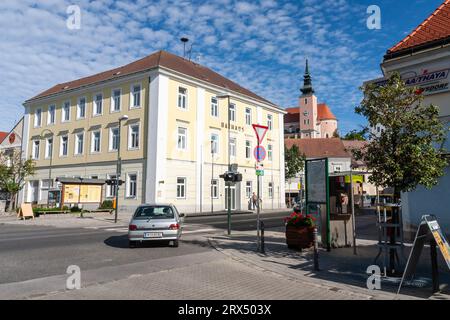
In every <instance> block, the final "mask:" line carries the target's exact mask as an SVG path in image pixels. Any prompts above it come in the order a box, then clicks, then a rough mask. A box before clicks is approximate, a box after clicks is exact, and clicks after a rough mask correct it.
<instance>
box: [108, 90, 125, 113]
mask: <svg viewBox="0 0 450 320" xmlns="http://www.w3.org/2000/svg"><path fill="white" fill-rule="evenodd" d="M116 91H119V92H120V94H119V109H117V108H116V107H117V106H116V96H115V95H114V93H115V92H116ZM121 110H122V88H115V89H112V90H111V108H110V111H111V113H116V112H120V111H121Z"/></svg>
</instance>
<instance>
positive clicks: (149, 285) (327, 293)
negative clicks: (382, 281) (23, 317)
mask: <svg viewBox="0 0 450 320" xmlns="http://www.w3.org/2000/svg"><path fill="white" fill-rule="evenodd" d="M369 298H370V297H369V296H368V295H362V294H355V293H351V292H340V291H334V290H327V289H325V288H324V287H322V286H320V285H316V284H305V283H303V282H302V281H292V280H291V279H287V278H283V277H280V276H278V275H276V274H269V273H266V272H264V271H263V270H259V269H257V268H253V267H250V266H247V265H245V264H242V263H240V262H237V261H235V260H233V259H231V258H228V257H226V256H223V258H222V259H218V260H214V261H210V262H205V263H202V264H196V265H191V266H186V267H180V268H175V269H171V270H165V271H159V272H155V273H150V274H145V275H138V276H136V277H132V278H128V279H123V280H119V281H114V282H109V283H106V284H101V285H94V286H89V287H86V288H82V289H80V290H72V291H65V292H60V293H55V294H49V295H46V296H41V297H36V299H49V300H53V299H58V300H59V299H168V300H173V299H180V300H185V299H200V300H212V299H217V300H223V299H226V300H240V299H266V300H277V299H279V300H298V299H301V300H304V299H329V300H336V299H339V300H343V299H369Z"/></svg>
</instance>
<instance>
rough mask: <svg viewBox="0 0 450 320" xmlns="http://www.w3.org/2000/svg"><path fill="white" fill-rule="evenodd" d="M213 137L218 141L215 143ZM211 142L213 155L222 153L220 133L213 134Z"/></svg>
mask: <svg viewBox="0 0 450 320" xmlns="http://www.w3.org/2000/svg"><path fill="white" fill-rule="evenodd" d="M213 136H215V137H217V140H216V141H215V142H214V140H213ZM210 141H212V150H211V151H212V153H213V154H218V153H219V151H220V143H219V141H220V135H219V134H218V133H211V136H210Z"/></svg>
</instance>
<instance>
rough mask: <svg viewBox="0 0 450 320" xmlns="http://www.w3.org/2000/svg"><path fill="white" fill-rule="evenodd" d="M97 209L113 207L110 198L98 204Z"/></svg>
mask: <svg viewBox="0 0 450 320" xmlns="http://www.w3.org/2000/svg"><path fill="white" fill-rule="evenodd" d="M99 209H113V202H112V200H104V201H103V202H102V204H101V205H100V207H99Z"/></svg>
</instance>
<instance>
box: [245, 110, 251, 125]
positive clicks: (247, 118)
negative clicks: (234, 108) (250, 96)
mask: <svg viewBox="0 0 450 320" xmlns="http://www.w3.org/2000/svg"><path fill="white" fill-rule="evenodd" d="M245 124H246V125H248V126H251V125H252V108H249V107H247V108H245Z"/></svg>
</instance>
